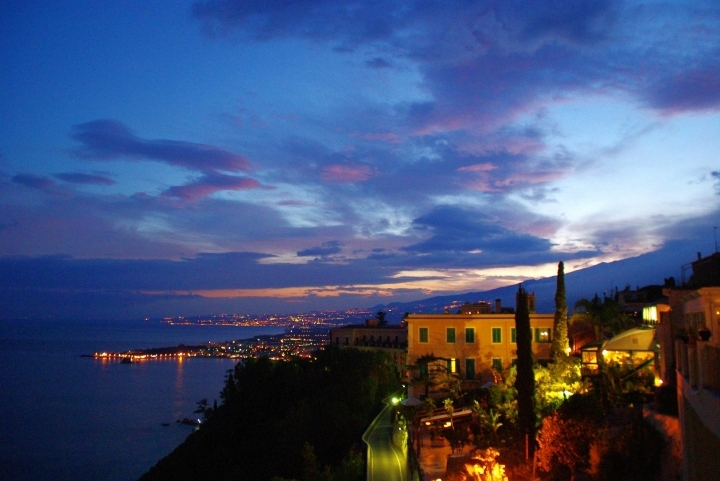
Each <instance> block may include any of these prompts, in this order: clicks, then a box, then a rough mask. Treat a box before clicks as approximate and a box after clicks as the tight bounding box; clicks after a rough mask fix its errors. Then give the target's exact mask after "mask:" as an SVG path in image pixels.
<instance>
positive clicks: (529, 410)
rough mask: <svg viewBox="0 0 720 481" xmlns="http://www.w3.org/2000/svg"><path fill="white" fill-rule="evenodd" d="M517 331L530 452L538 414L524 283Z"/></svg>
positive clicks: (518, 381)
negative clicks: (536, 411)
mask: <svg viewBox="0 0 720 481" xmlns="http://www.w3.org/2000/svg"><path fill="white" fill-rule="evenodd" d="M515 301H516V308H515V332H516V340H517V377H516V378H515V389H517V401H518V418H519V419H518V420H519V422H520V427H521V429H522V430H523V431H524V432H525V433H526V434H527V435H528V441H529V446H528V447H529V454H530V456H532V454H533V452H534V451H535V433H536V430H537V426H536V423H537V416H536V415H535V372H534V369H533V355H532V331H531V329H530V311H529V310H528V294H527V291H526V290H525V289H523V287H522V285H520V287H519V288H518V292H517V295H516V296H515Z"/></svg>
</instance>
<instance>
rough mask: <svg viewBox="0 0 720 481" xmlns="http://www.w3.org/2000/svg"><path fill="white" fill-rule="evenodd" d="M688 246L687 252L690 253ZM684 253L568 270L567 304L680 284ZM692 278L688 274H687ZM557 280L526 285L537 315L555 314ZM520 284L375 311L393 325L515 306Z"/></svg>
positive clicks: (391, 305)
mask: <svg viewBox="0 0 720 481" xmlns="http://www.w3.org/2000/svg"><path fill="white" fill-rule="evenodd" d="M691 250H692V248H691V247H690V246H689V248H688V249H685V251H691ZM685 251H683V252H682V253H681V254H679V255H674V256H672V257H670V256H668V254H667V252H665V251H663V250H661V251H657V252H652V253H649V254H644V255H641V256H637V257H632V258H629V259H623V260H621V261H615V262H607V263H605V262H604V263H601V264H598V265H595V266H592V267H587V268H584V269H578V270H574V271H572V272H568V265H569V264H572V263H566V266H565V285H566V289H567V302H568V305H569V306H571V307H572V306H573V305H574V304H575V302H576V301H577V300H578V299H582V298H587V299H589V298H591V297H592V296H594V295H595V294H598V295H603V293H605V294H608V295H609V294H611V293H612V292H614V290H615V289H616V288H617V289H620V290H622V289H624V288H625V287H626V286H630V287H631V289H635V288H637V287H642V286H646V285H651V284H662V283H663V281H664V279H666V278H668V277H675V279H676V281H678V282H680V275H681V266H682V265H683V264H687V263H688V262H690V261H692V260H694V258H695V255H696V254H695V253H693V252H685ZM687 275H688V276H689V273H688V274H687ZM555 283H556V280H555V276H552V277H546V278H542V279H533V280H528V281H525V282H523V286H524V287H525V289H526V290H527V291H528V292H531V293H533V292H534V293H535V296H536V303H537V311H538V312H553V310H554V309H555V303H554V302H555V301H554V297H555ZM517 289H518V286H517V284H515V285H511V286H506V287H501V288H498V289H492V290H489V291H478V292H468V293H463V294H455V295H446V296H436V297H430V298H427V299H422V300H417V301H411V302H393V303H389V304H380V305H377V306H375V307H373V310H385V311H387V312H389V316H388V320H389V321H390V322H393V323H394V322H399V321H400V319H401V318H402V315H403V314H404V313H405V312H428V313H431V312H438V313H439V312H443V310H444V309H445V307H446V306H448V305H451V304H453V303H455V304H457V303H458V302H476V301H494V300H495V299H500V300H501V302H502V305H503V306H507V307H514V306H515V293H516V292H517Z"/></svg>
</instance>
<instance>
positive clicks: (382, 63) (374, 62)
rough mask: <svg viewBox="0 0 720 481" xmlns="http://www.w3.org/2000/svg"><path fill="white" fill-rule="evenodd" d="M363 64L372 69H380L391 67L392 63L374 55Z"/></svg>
mask: <svg viewBox="0 0 720 481" xmlns="http://www.w3.org/2000/svg"><path fill="white" fill-rule="evenodd" d="M365 65H366V66H367V67H370V68H374V69H382V68H390V67H392V64H391V63H390V62H388V61H387V60H385V59H384V58H381V57H375V58H373V59H371V60H368V61H367V62H365Z"/></svg>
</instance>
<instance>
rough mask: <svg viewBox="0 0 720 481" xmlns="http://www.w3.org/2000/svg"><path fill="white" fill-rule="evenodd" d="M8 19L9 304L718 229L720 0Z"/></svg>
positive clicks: (190, 298) (545, 268) (248, 4)
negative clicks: (704, 0) (719, 1)
mask: <svg viewBox="0 0 720 481" xmlns="http://www.w3.org/2000/svg"><path fill="white" fill-rule="evenodd" d="M0 38H1V40H0V63H1V64H2V69H1V70H0V125H1V126H2V136H1V137H0V289H1V291H2V294H0V303H1V304H2V306H0V311H2V312H0V317H20V316H31V317H34V316H53V317H68V316H83V317H113V318H116V317H117V318H125V317H144V316H162V315H191V314H200V313H211V312H215V313H217V312H246V313H259V312H303V311H309V310H313V309H321V308H350V307H366V306H372V305H375V304H377V303H389V302H392V301H407V300H413V299H419V298H423V297H428V296H433V295H444V294H449V293H457V292H467V291H482V290H488V289H492V288H495V287H499V286H505V285H509V284H515V283H518V282H521V281H523V280H525V279H529V278H537V277H545V276H551V275H554V274H555V272H556V267H557V262H558V261H560V260H562V261H564V262H565V264H566V272H571V271H573V270H576V269H579V268H582V267H587V266H592V265H595V264H598V263H600V262H609V261H614V260H620V259H625V258H630V257H635V256H638V255H641V254H645V253H650V252H666V253H667V258H669V259H670V258H671V259H673V261H672V265H673V269H675V268H676V267H677V269H678V270H679V265H676V264H675V260H674V259H675V257H677V258H678V259H685V260H682V262H690V261H692V260H694V259H693V258H684V257H683V256H684V255H685V251H687V252H690V253H692V255H693V256H694V252H695V251H697V250H703V253H705V254H709V253H710V251H711V250H712V249H713V248H714V245H713V242H714V236H713V234H714V231H713V227H714V226H717V225H720V215H718V214H719V211H720V195H719V194H720V4H718V2H717V0H712V1H706V2H703V1H697V0H693V1H687V2H682V1H676V2H662V1H657V2H654V1H646V2H625V1H611V0H607V1H602V0H600V1H588V0H582V1H567V0H553V1H544V2H528V1H520V0H517V1H512V0H509V1H508V0H498V1H486V2H472V1H459V2H454V1H444V2H426V1H404V2H399V1H398V2H348V1H343V0H332V1H310V0H304V1H296V2H292V1H288V2H281V1H272V0H264V1H256V0H249V1H239V0H238V1H231V0H202V1H155V2H146V1H122V2H117V1H113V2H110V1H87V2H84V1H62V0H58V1H52V2H49V1H39V2H38V1H28V0H22V1H13V0H10V1H5V2H2V4H1V5H0ZM683 249H685V250H683ZM681 251H682V255H681V254H680V252H681ZM673 256H675V257H673ZM655 259H656V257H655ZM618 282H622V280H618ZM658 282H662V279H658Z"/></svg>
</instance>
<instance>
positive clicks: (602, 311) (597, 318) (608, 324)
mask: <svg viewBox="0 0 720 481" xmlns="http://www.w3.org/2000/svg"><path fill="white" fill-rule="evenodd" d="M574 317H575V318H576V319H578V320H581V321H585V322H588V323H590V324H591V325H592V326H593V327H594V328H595V338H596V339H602V338H603V337H612V336H614V335H616V334H619V333H621V332H623V331H626V330H628V329H630V328H631V327H633V326H634V321H633V319H632V317H630V316H629V315H628V314H626V313H625V312H624V311H623V309H622V306H620V304H619V303H618V302H617V301H616V300H615V299H613V298H612V297H607V296H603V299H602V300H600V298H599V297H598V295H597V294H595V297H593V298H592V299H591V300H587V299H580V300H579V301H577V302H576V303H575V313H574Z"/></svg>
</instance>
